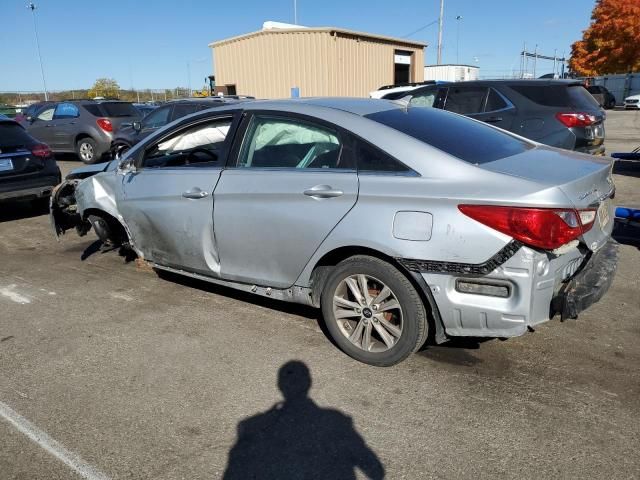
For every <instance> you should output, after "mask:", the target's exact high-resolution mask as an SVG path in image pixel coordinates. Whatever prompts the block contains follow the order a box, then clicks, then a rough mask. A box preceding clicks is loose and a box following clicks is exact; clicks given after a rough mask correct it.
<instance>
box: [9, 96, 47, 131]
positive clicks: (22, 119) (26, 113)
mask: <svg viewBox="0 0 640 480" xmlns="http://www.w3.org/2000/svg"><path fill="white" fill-rule="evenodd" d="M54 103H55V102H52V101H45V102H37V103H32V104H31V105H29V106H28V107H27V108H25V109H24V110H23V111H22V112H20V113H18V114H17V115H16V116H15V121H16V122H19V123H20V124H21V125H22V126H23V127H25V128H26V127H27V126H28V124H27V123H26V120H27V118H29V117H33V116H35V114H36V112H37V111H38V110H40V109H41V108H42V107H44V106H45V105H52V104H54Z"/></svg>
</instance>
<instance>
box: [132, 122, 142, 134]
mask: <svg viewBox="0 0 640 480" xmlns="http://www.w3.org/2000/svg"><path fill="white" fill-rule="evenodd" d="M131 126H132V127H133V129H134V130H135V131H136V132H139V131H140V130H142V124H141V123H140V122H133V123H132V124H131Z"/></svg>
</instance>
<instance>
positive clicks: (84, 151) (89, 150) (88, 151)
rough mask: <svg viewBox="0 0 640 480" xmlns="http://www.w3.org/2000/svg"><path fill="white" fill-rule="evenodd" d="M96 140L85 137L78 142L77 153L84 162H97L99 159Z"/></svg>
mask: <svg viewBox="0 0 640 480" xmlns="http://www.w3.org/2000/svg"><path fill="white" fill-rule="evenodd" d="M97 153H98V152H97V149H96V142H95V141H94V140H93V138H89V137H85V138H81V139H80V140H78V142H77V143H76V154H77V155H78V158H80V160H82V162H84V163H87V164H89V163H95V161H96V160H97V159H98V155H97Z"/></svg>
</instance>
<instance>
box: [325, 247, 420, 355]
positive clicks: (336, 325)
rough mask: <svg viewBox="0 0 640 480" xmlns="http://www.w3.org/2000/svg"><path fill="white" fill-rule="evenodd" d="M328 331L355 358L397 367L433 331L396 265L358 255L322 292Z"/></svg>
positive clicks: (338, 269) (332, 275)
mask: <svg viewBox="0 0 640 480" xmlns="http://www.w3.org/2000/svg"><path fill="white" fill-rule="evenodd" d="M321 304H322V313H323V316H324V319H325V322H326V325H327V330H328V331H329V333H330V334H331V336H332V338H333V340H334V341H335V342H336V343H337V344H338V346H339V347H340V348H341V349H342V350H343V351H344V352H345V353H347V354H348V355H349V356H351V357H352V358H354V359H356V360H359V361H361V362H364V363H367V364H369V365H375V366H384V367H386V366H391V365H395V364H396V363H399V362H401V361H402V360H404V359H405V358H407V357H408V356H409V355H410V354H411V353H413V352H415V351H416V350H418V349H419V348H420V347H421V346H422V345H423V344H424V342H425V340H426V338H427V333H428V323H427V314H426V310H425V306H424V303H423V302H422V299H421V297H420V295H419V294H418V292H417V291H416V289H415V288H414V287H413V285H412V284H411V282H410V281H409V280H408V279H407V277H406V276H405V275H403V274H402V273H401V272H400V271H399V270H398V269H397V268H395V267H394V266H393V265H391V264H389V263H387V262H384V261H383V260H380V259H378V258H375V257H369V256H355V257H351V258H348V259H346V260H344V261H343V262H341V263H340V264H338V265H337V266H336V267H335V268H334V269H333V271H332V272H331V273H330V275H329V277H328V278H327V281H326V283H325V286H324V289H323V292H322V300H321Z"/></svg>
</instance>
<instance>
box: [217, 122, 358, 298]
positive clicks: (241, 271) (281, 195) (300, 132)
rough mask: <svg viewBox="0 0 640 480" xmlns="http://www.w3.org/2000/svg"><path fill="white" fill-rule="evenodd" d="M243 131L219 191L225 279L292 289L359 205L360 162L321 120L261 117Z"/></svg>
mask: <svg viewBox="0 0 640 480" xmlns="http://www.w3.org/2000/svg"><path fill="white" fill-rule="evenodd" d="M240 131H241V132H245V133H244V135H243V136H242V142H241V143H240V138H237V139H236V142H235V145H234V154H233V156H232V157H231V158H230V161H231V164H230V166H229V168H227V169H225V170H224V171H223V172H222V175H221V177H220V181H219V182H218V185H217V186H216V189H215V191H214V203H215V209H214V226H215V235H216V242H217V245H218V249H219V251H220V259H221V260H220V261H221V276H222V277H223V278H225V279H229V280H235V281H240V282H246V283H255V284H258V285H267V286H273V287H276V288H284V287H289V286H291V285H293V283H294V282H295V280H296V278H297V277H298V276H299V275H300V273H301V272H302V270H303V268H304V267H305V265H306V264H307V262H308V261H309V259H310V258H311V256H312V255H313V253H314V252H315V250H316V249H317V248H318V247H319V246H320V244H321V243H322V241H323V240H324V239H325V238H326V236H327V235H328V234H329V232H331V230H332V229H333V228H334V227H335V226H336V225H337V224H338V222H339V221H340V220H341V219H342V218H343V217H344V216H345V215H346V214H347V212H348V211H349V210H350V209H351V208H352V207H353V205H354V204H355V202H356V199H357V195H358V176H357V173H356V169H355V165H353V158H352V157H351V156H350V155H347V154H343V140H342V139H341V137H343V135H341V134H340V133H339V131H338V129H337V128H336V127H335V126H332V125H329V124H326V123H324V122H321V121H320V120H317V119H310V118H308V117H304V116H297V115H292V114H286V115H285V114H280V113H269V112H261V113H255V114H253V115H247V116H246V117H245V119H244V120H243V125H242V127H241V129H240ZM237 137H240V135H239V134H238V135H237ZM235 152H237V153H235ZM234 157H236V158H235V161H234Z"/></svg>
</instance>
